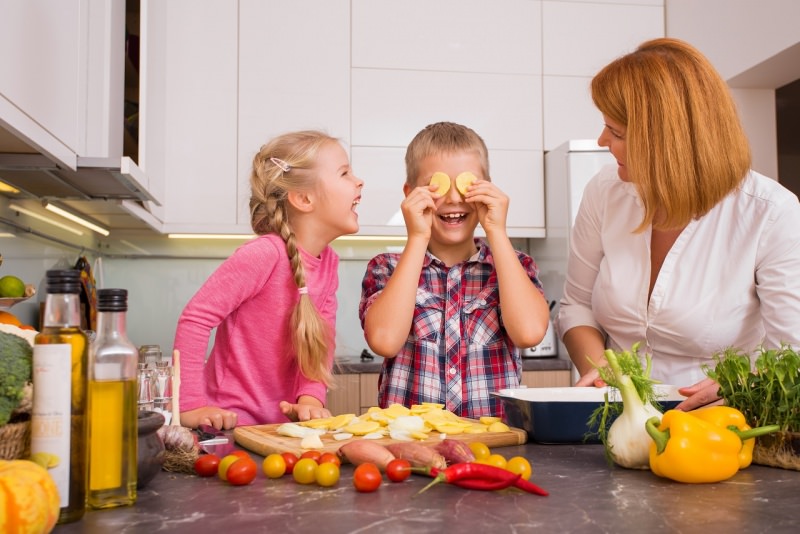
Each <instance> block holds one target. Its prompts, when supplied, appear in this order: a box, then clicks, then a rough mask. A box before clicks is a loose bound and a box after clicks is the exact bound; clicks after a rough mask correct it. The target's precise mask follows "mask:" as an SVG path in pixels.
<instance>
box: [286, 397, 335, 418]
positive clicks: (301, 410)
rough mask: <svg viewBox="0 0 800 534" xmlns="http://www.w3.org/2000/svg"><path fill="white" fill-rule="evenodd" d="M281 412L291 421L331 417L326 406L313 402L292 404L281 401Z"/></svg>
mask: <svg viewBox="0 0 800 534" xmlns="http://www.w3.org/2000/svg"><path fill="white" fill-rule="evenodd" d="M280 408H281V412H283V415H285V416H286V417H288V418H289V419H291V420H292V421H308V420H310V419H322V418H324V417H331V412H329V411H328V409H327V408H323V407H322V406H317V405H315V404H300V403H298V404H292V403H290V402H287V401H281V403H280Z"/></svg>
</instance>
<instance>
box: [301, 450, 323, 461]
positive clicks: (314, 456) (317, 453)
mask: <svg viewBox="0 0 800 534" xmlns="http://www.w3.org/2000/svg"><path fill="white" fill-rule="evenodd" d="M320 456H322V453H321V452H320V451H304V452H303V454H301V455H300V458H301V459H302V458H311V459H312V460H314V461H315V462H317V463H319V457H320Z"/></svg>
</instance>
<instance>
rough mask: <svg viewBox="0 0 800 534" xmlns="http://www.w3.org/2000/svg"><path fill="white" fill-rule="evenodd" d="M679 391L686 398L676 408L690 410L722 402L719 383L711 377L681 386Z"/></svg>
mask: <svg viewBox="0 0 800 534" xmlns="http://www.w3.org/2000/svg"><path fill="white" fill-rule="evenodd" d="M678 393H680V394H681V395H684V396H685V397H686V400H684V401H683V402H681V403H680V404H678V405H677V406H676V407H675V409H676V410H683V411H685V412H688V411H690V410H694V409H696V408H700V407H702V406H711V405H715V404H722V403H723V400H722V399H721V398H720V397H719V384H718V383H717V382H715V381H714V380H711V379H710V378H705V379H703V380H701V381H700V382H698V383H697V384H694V385H691V386H688V387H685V388H679V389H678Z"/></svg>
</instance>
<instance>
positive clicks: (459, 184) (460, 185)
mask: <svg viewBox="0 0 800 534" xmlns="http://www.w3.org/2000/svg"><path fill="white" fill-rule="evenodd" d="M477 179H478V178H477V177H475V175H474V174H472V173H471V172H469V171H465V172H462V173H461V174H459V175H458V176H456V189H458V192H459V193H461V196H464V195H466V194H467V188H468V187H469V186H471V185H472V182H474V181H475V180H477Z"/></svg>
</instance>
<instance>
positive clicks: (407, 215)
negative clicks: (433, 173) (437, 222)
mask: <svg viewBox="0 0 800 534" xmlns="http://www.w3.org/2000/svg"><path fill="white" fill-rule="evenodd" d="M434 191H436V186H435V185H423V186H420V187H415V188H414V189H412V190H411V191H410V192H409V193H408V195H406V198H404V199H403V202H401V203H400V211H402V213H403V220H405V223H406V230H407V233H408V237H412V236H417V237H422V238H424V239H426V240H428V239H430V237H431V226H432V225H433V216H434V213H436V202H435V201H434Z"/></svg>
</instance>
